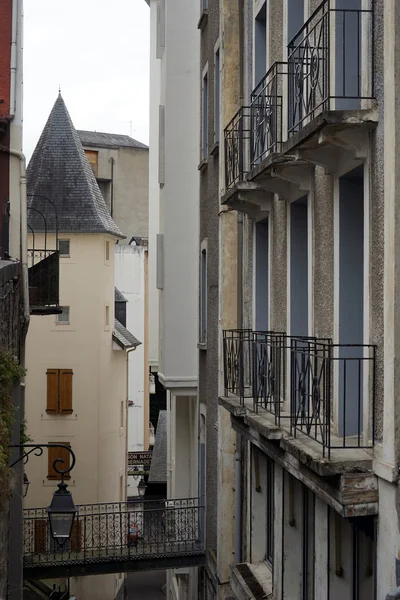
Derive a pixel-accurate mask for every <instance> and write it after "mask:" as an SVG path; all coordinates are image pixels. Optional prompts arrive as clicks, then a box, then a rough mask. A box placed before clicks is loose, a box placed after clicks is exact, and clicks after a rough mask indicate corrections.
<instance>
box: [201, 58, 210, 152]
mask: <svg viewBox="0 0 400 600" xmlns="http://www.w3.org/2000/svg"><path fill="white" fill-rule="evenodd" d="M208 93H209V79H208V62H207V63H206V65H205V67H204V69H203V72H202V74H201V116H200V118H201V147H200V160H201V162H203V161H206V160H207V158H208V146H209V139H208V116H209V102H208V100H209V98H208Z"/></svg>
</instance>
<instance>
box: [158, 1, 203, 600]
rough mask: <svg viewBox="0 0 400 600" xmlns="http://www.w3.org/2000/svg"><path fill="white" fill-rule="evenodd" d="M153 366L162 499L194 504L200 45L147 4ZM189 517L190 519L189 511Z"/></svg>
mask: <svg viewBox="0 0 400 600" xmlns="http://www.w3.org/2000/svg"><path fill="white" fill-rule="evenodd" d="M147 3H148V4H149V6H150V15H151V17H150V19H151V36H150V37H151V48H150V154H149V323H150V325H149V363H150V367H151V369H152V370H154V371H156V372H157V374H158V380H159V382H160V383H161V384H162V386H163V387H164V389H165V390H166V399H167V495H168V498H169V499H188V498H193V499H194V498H197V495H198V478H197V472H198V467H197V460H198V440H197V436H198V401H197V383H198V366H197V364H198V355H197V343H198V326H197V299H198V287H199V284H198V271H197V262H198V252H199V243H198V231H199V230H198V227H199V172H198V165H199V162H200V158H199V119H200V86H199V74H198V69H199V60H200V40H199V32H198V30H197V22H198V19H199V12H198V7H197V6H194V4H193V3H192V2H187V1H186V0H171V1H169V0H168V2H165V1H164V0H162V1H161V2H157V1H156V0H148V1H147ZM192 514H193V515H194V513H192ZM197 585H198V584H197V570H196V569H195V568H193V567H190V568H185V569H179V570H171V571H168V575H167V597H168V598H194V597H196V594H197Z"/></svg>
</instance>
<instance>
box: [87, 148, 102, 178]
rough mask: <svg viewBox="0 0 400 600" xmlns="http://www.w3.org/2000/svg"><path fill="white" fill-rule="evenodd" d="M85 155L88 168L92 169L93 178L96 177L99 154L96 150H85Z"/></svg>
mask: <svg viewBox="0 0 400 600" xmlns="http://www.w3.org/2000/svg"><path fill="white" fill-rule="evenodd" d="M85 154H86V158H87V159H88V161H89V164H90V166H91V167H92V170H93V173H94V176H95V177H97V175H98V158H99V153H98V152H97V151H96V150H85Z"/></svg>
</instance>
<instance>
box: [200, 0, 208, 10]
mask: <svg viewBox="0 0 400 600" xmlns="http://www.w3.org/2000/svg"><path fill="white" fill-rule="evenodd" d="M201 8H202V10H207V8H208V0H201Z"/></svg>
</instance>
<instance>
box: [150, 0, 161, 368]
mask: <svg viewBox="0 0 400 600" xmlns="http://www.w3.org/2000/svg"><path fill="white" fill-rule="evenodd" d="M150 15H151V16H150V28H151V34H150V134H149V136H150V147H149V352H148V355H149V366H150V367H151V368H152V369H153V370H154V371H157V370H158V335H159V329H158V320H159V291H158V289H157V288H156V236H157V233H158V232H159V202H160V187H159V184H158V154H159V153H158V135H159V125H158V111H159V104H160V66H161V62H160V60H159V59H157V58H156V32H157V2H156V0H151V3H150Z"/></svg>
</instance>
